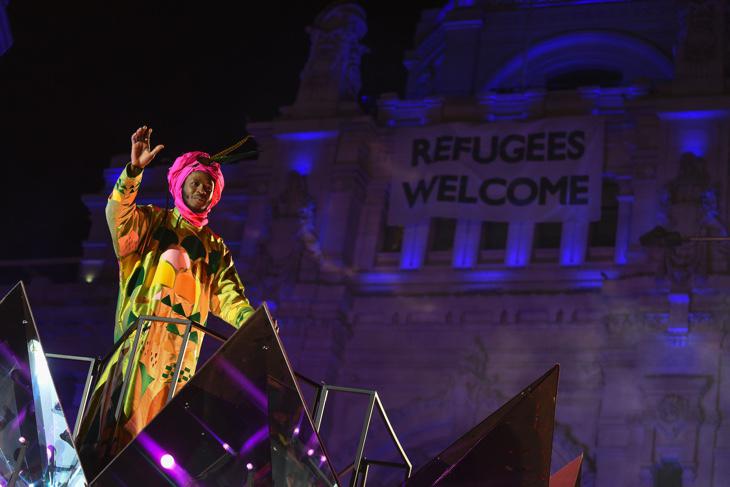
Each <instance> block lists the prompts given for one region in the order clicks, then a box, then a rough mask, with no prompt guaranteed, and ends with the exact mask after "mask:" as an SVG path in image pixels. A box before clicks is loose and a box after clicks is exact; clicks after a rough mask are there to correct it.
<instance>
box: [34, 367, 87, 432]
mask: <svg viewBox="0 0 730 487" xmlns="http://www.w3.org/2000/svg"><path fill="white" fill-rule="evenodd" d="M46 358H56V359H61V360H75V361H77V362H89V370H88V372H87V373H86V382H85V383H84V392H83V393H82V394H81V402H80V403H79V411H78V412H77V413H76V421H75V422H74V428H73V434H72V436H73V438H76V435H78V434H79V428H80V427H81V418H82V417H83V415H84V411H85V410H86V401H87V400H88V399H89V392H90V391H91V382H92V381H93V380H94V375H95V374H94V372H95V369H96V359H95V358H93V357H84V356H81V355H65V354H62V353H47V354H46ZM62 406H63V405H62Z"/></svg>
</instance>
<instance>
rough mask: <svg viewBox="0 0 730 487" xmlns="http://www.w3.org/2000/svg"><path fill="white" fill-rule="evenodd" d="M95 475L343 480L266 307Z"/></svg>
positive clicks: (217, 481) (103, 480) (177, 480)
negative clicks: (316, 430) (298, 384)
mask: <svg viewBox="0 0 730 487" xmlns="http://www.w3.org/2000/svg"><path fill="white" fill-rule="evenodd" d="M95 482H98V483H99V485H116V484H119V483H122V482H123V483H124V484H127V485H134V484H135V483H137V484H138V485H152V484H154V485H158V484H159V485H164V484H165V483H172V484H176V485H201V484H205V485H256V486H259V485H263V486H265V485H277V486H278V485H282V486H287V485H311V486H333V485H337V479H336V475H335V473H334V471H333V469H332V467H331V465H330V463H329V459H328V458H327V454H326V453H325V450H324V448H323V447H322V445H321V442H320V440H319V437H318V435H317V434H316V432H315V431H314V428H313V427H312V424H311V420H310V417H309V415H308V412H307V410H306V408H305V406H304V401H303V399H302V396H301V394H300V391H299V390H298V387H297V384H296V383H295V380H294V376H293V373H292V370H291V367H290V365H289V363H288V361H287V359H286V356H285V353H284V350H283V348H282V345H281V342H280V341H279V339H278V337H277V336H276V333H275V332H274V331H273V326H272V324H271V320H270V318H269V316H268V313H267V312H266V310H265V309H264V308H259V310H258V311H256V313H255V314H254V315H253V316H252V317H251V318H250V319H249V320H248V322H247V323H246V325H245V326H244V327H243V328H241V329H240V330H238V331H237V332H236V333H235V334H234V335H233V336H232V337H231V338H230V339H229V340H228V341H227V342H226V343H225V344H224V345H223V346H222V347H221V348H220V350H218V352H217V353H216V354H215V355H214V356H213V357H211V359H210V360H209V361H208V362H207V363H206V364H205V365H204V366H203V367H202V368H201V369H200V371H199V372H198V373H197V374H196V375H195V376H193V378H192V379H191V380H190V381H189V382H188V383H186V385H185V386H184V387H182V388H181V389H180V390H179V392H178V393H177V394H176V395H175V397H174V398H173V400H172V401H171V402H170V403H169V404H168V405H167V406H166V407H165V408H164V409H163V410H162V411H161V412H160V413H159V414H158V415H157V416H156V417H155V418H154V419H153V420H152V422H151V423H150V424H149V425H148V426H147V427H146V428H145V430H144V431H143V432H142V433H140V434H139V435H138V436H137V438H135V440H134V441H133V442H132V443H130V444H129V445H128V446H127V447H126V448H125V449H124V450H123V451H122V452H121V453H120V454H119V455H118V456H117V457H116V458H115V459H114V460H113V461H112V462H111V464H110V465H109V466H107V468H105V469H104V470H103V471H102V472H101V474H100V475H99V477H98V478H97V479H95ZM249 482H251V483H252V484H249Z"/></svg>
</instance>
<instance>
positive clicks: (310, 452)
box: [307, 448, 314, 457]
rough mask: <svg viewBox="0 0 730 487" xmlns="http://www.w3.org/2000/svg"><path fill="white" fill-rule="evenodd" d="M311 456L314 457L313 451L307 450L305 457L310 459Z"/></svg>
mask: <svg viewBox="0 0 730 487" xmlns="http://www.w3.org/2000/svg"><path fill="white" fill-rule="evenodd" d="M312 455H314V449H312V448H310V449H309V450H307V456H310V457H311V456H312Z"/></svg>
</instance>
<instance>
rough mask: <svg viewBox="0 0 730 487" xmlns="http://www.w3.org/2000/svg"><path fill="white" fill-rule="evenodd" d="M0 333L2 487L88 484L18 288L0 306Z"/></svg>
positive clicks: (41, 348)
mask: <svg viewBox="0 0 730 487" xmlns="http://www.w3.org/2000/svg"><path fill="white" fill-rule="evenodd" d="M0 330H2V331H1V332H0V478H2V480H3V481H4V482H3V485H5V484H14V485H16V486H33V485H35V486H40V485H43V486H66V485H74V486H76V485H86V479H85V478H84V474H83V471H82V469H81V464H80V462H79V458H78V455H77V454H76V449H75V447H74V444H73V440H72V438H71V433H70V431H69V428H68V424H67V422H66V418H65V417H64V414H63V410H62V408H61V404H60V402H59V400H58V395H57V394H56V389H55V387H54V385H53V380H52V379H51V373H50V371H49V370H48V364H47V363H46V358H45V355H44V353H43V347H42V346H41V343H40V340H39V338H38V331H37V330H36V326H35V322H34V321H33V316H32V313H31V311H30V306H29V305H28V301H27V297H26V295H25V290H24V289H23V286H22V284H18V285H17V286H15V288H13V290H11V291H10V292H9V293H8V294H7V295H6V296H5V297H4V298H3V300H2V302H0Z"/></svg>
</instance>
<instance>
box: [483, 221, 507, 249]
mask: <svg viewBox="0 0 730 487" xmlns="http://www.w3.org/2000/svg"><path fill="white" fill-rule="evenodd" d="M508 229H509V225H508V223H507V222H482V234H481V237H480V241H479V249H480V250H504V249H506V248H507V230H508Z"/></svg>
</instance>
